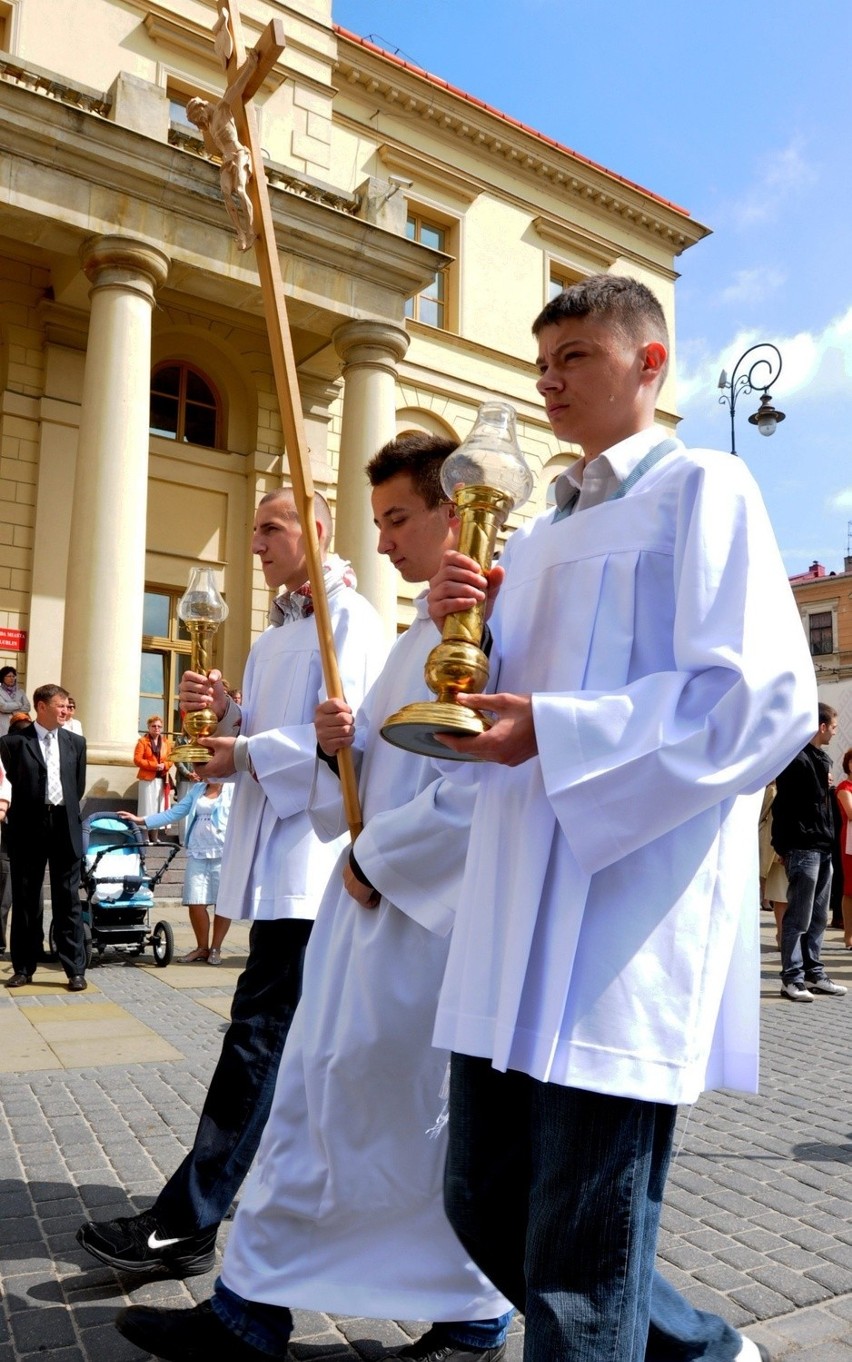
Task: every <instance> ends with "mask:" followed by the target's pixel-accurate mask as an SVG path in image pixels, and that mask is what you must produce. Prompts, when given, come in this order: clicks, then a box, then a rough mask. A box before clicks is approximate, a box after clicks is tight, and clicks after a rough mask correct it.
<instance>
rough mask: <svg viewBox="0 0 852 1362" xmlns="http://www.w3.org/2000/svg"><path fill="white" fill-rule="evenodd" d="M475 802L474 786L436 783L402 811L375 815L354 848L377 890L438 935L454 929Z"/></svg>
mask: <svg viewBox="0 0 852 1362" xmlns="http://www.w3.org/2000/svg"><path fill="white" fill-rule="evenodd" d="M415 760H421V758H415ZM475 800H476V787H475V786H464V785H456V784H454V783H453V782H452V781H449V780H444V779H438V780H435V781H433V782H432V784H431V785H428V786H427V787H426V789H425V790H421V792H420V793H419V794H418V795H416V796H415V798H414V799H412V800H410V801H409V802H408V803H407V804H404V805H403V806H402V807H401V808H397V809H387V810H386V811H385V812H384V813H378V814H375V815H374V816H373V817H372V818H371V819H370V821H369V823H368V824H367V826H366V827H365V828H364V831H363V832H362V833H361V834H360V836H359V837H358V838H357V839H356V842H355V845H354V847H353V851H354V853H355V859H356V860H357V862H358V865H359V866H360V867H361V870H362V871H363V872H364V874H365V875H366V877H367V879H368V880H369V881H370V883H371V884H372V885H373V886H374V888H376V889H378V891H379V893H380V894H382V895H384V897H385V898H387V899H389V900H390V902H391V903H393V904H394V906H395V907H396V908H399V909H400V911H401V912H403V913H405V914H406V916H407V917H410V918H413V920H414V921H415V922H418V923H419V924H420V926H421V927H425V928H426V929H427V931H430V932H434V933H435V935H436V936H446V935H447V934H448V933H449V932H450V931H451V929H452V925H453V919H454V917H455V911H456V907H457V904H458V899H459V894H460V893H461V885H462V877H463V874H464V864H465V858H466V855H467V845H468V839H469V836H470V823H471V818H472V817H473V806H474V803H475Z"/></svg>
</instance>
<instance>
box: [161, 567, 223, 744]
mask: <svg viewBox="0 0 852 1362" xmlns="http://www.w3.org/2000/svg"><path fill="white" fill-rule="evenodd" d="M177 612H178V617H179V619H181V620H182V621H183V623H184V624H185V625H186V627H187V631H188V633H189V637H190V639H191V641H192V653H191V659H190V667H191V669H192V671H194V672H202V673H204V675H205V676H206V675H207V673H208V672H209V670H210V660H211V659H210V645H211V643H212V641H213V636H214V634H215V633H216V630H217V629H218V628H219V625H220V624H222V623H223V621H224V620H226V619H227V618H228V607H227V605H226V603H225V601H224V600H223V599H222V596H221V595H220V592H219V589H218V587H217V586H216V579H215V577H214V575H213V569H212V568H209V567H196V568H193V569H192V571H191V572H190V574H189V583H188V585H187V588H186V591H185V592H184V593H183V595H182V596H181V598H180V601H179V603H178V611H177ZM217 723H218V720H217V718H216V715H215V714H214V713H213V710H212V709H196V710H193V711H191V712H190V713H188V714H184V716H183V731H184V733H185V734H186V737H187V744H184V745H181V746H179V747H176V748H175V749H174V752H173V753H172V759H173V760H174V761H186V762H204V761H209V760H210V757H211V753H210V752H208V750H207V748H206V747H200V746H199V745H198V740H199V738H209V737H210V734H211V733H214V732H215V730H216V725H217Z"/></svg>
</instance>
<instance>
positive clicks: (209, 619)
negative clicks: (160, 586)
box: [177, 567, 228, 629]
mask: <svg viewBox="0 0 852 1362" xmlns="http://www.w3.org/2000/svg"><path fill="white" fill-rule="evenodd" d="M177 612H178V618H179V619H182V620H183V622H184V624H187V625H188V624H209V625H211V626H212V627H213V628H214V629H218V627H219V625H220V624H222V623H223V622H224V621H225V620H226V619H227V618H228V606H227V603H226V602H225V600H224V599H223V598H222V595H221V594H220V592H219V588H218V587H217V585H216V578H215V577H214V575H213V568H210V567H195V568H193V569H192V571H191V572H190V574H189V582H188V584H187V588H186V591H185V592H184V593H183V595H182V596H181V598H180V601H179V602H178V611H177Z"/></svg>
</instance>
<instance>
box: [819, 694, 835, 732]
mask: <svg viewBox="0 0 852 1362" xmlns="http://www.w3.org/2000/svg"><path fill="white" fill-rule="evenodd" d="M817 715H818V723H819V726H820V728H822V726H823V724H830V723H831V721H832V719H836V718H837V710H836V709H832V707H831V705H827V704H825V703H824V702H823V701H822V700H820V702H819V705H818V706H817Z"/></svg>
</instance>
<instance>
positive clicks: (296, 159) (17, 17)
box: [0, 0, 706, 795]
mask: <svg viewBox="0 0 852 1362" xmlns="http://www.w3.org/2000/svg"><path fill="white" fill-rule="evenodd" d="M217 9H218V7H217V5H216V4H215V3H214V0H163V3H154V0H80V3H78V4H76V5H74V6H73V7H72V6H67V7H66V6H60V5H57V4H56V0H0V283H1V284H2V286H0V664H3V663H6V662H11V663H12V664H14V665H16V666H17V668H18V670H19V674H20V676H21V678H22V679H23V680H24V681H25V684H26V688H27V689H28V691H29V692H30V693H32V690H33V688H34V687H35V686H37V685H39V684H41V683H43V682H46V681H57V680H61V682H62V683H63V684H64V685H66V686H67V687H68V688H69V689H70V690H71V691H72V692H73V693H74V695H75V697H76V699H77V702H78V713H79V714H80V716H81V717H82V719H83V723H84V728H85V731H86V735H87V738H88V742H89V760H90V773H91V785H92V790H93V792H94V793H97V794H103V795H108V794H114V793H124V792H125V791H126V790H127V789H128V787H129V786H130V785H131V784H132V781H133V770H132V767H131V765H130V762H129V756H130V753H131V752H132V747H133V742H134V739H135V736H136V734H137V732H138V728H139V725H140V724H141V723H143V722H144V719H145V716H146V715H147V714H150V713H152V712H154V711H159V712H161V713H163V714H164V715H165V716H166V722H167V724H172V723H174V715H175V695H176V689H177V685H178V681H179V676H180V673H181V669H182V668H183V667H185V666H186V664H187V661H188V652H189V643H188V640H187V638H186V637H185V635H184V634H183V633H182V627H181V626H180V624H179V621H178V619H177V614H176V607H177V602H178V600H179V598H180V595H181V593H182V591H183V590H184V587H185V585H186V580H187V575H188V571H189V569H190V568H191V567H192V566H193V565H195V564H197V563H203V564H208V565H211V566H213V567H214V568H216V569H217V572H218V579H219V581H220V584H221V587H222V590H223V594H224V595H225V597H226V599H227V601H228V604H229V607H230V615H229V618H228V620H227V623H226V624H225V626H224V627H223V628H222V630H221V631H220V634H219V636H218V638H217V644H216V646H217V663H218V665H220V666H221V667H222V668H223V670H224V672H225V674H226V675H227V676H228V677H229V678H231V679H232V680H233V681H234V682H235V683H236V682H237V681H238V679H239V676H240V672H241V668H242V662H243V659H244V657H245V654H246V651H247V649H248V647H249V645H250V643H251V640H252V638H253V637H254V636H255V635H256V633H257V632H258V631H259V630H260V629H262V628H263V627H264V623H265V618H266V610H267V606H268V593H267V592H266V590H265V587H264V584H263V580H262V578H261V576H260V574H259V573H257V571H256V570H255V568H254V566H253V564H252V562H251V558H250V553H249V550H248V532H249V528H250V525H251V521H252V517H253V514H254V508H255V505H256V503H257V500H258V498H259V497H260V496H261V495H262V494H263V492H265V491H267V490H268V489H269V488H271V487H274V486H277V485H280V484H281V483H282V482H285V483H286V481H287V477H288V465H287V451H286V449H285V447H284V440H283V436H282V430H281V421H280V418H279V413H278V408H277V401H276V396H275V389H274V383H273V376H272V367H271V361H270V354H269V347H268V343H267V335H266V329H265V323H264V319H263V312H262V305H261V296H260V289H259V284H258V276H257V270H256V265H255V260H254V253H253V252H249V253H248V254H240V252H239V251H238V250H237V247H236V243H235V241H234V238H233V231H232V228H231V224H230V222H229V220H228V217H227V215H226V213H225V211H224V207H223V203H222V199H221V192H220V183H219V168H218V165H217V164H216V163H215V161H214V160H211V159H210V158H209V157H208V156H207V155H206V154H205V152H204V149H203V146H202V143H201V140H200V135H199V133H198V130H197V129H196V128H195V127H194V126H193V125H192V124H191V123H190V122H189V121H188V119H187V116H186V103H187V100H188V99H190V98H191V97H193V96H196V95H200V96H202V97H205V98H208V99H212V100H215V99H216V98H218V97H219V96H220V94H221V92H222V88H223V77H222V69H221V65H220V63H219V61H218V58H217V56H216V53H215V52H214V47H213V35H212V29H213V25H214V23H215V21H216V16H217ZM331 10H332V6H331V0H299V3H298V5H297V4H295V3H293V4H290V3H285V2H284V0H243V4H242V15H243V28H244V34H245V39H246V43H247V45H248V46H251V45H253V44H254V42H255V41H256V40H257V38H258V36H259V35H260V33H261V32H262V30H263V28H264V27H265V25H266V24H267V22H268V21H269V19H270V18H273V17H275V18H279V19H281V20H282V21H283V25H284V31H285V34H286V42H287V45H286V48H285V50H284V52H283V54H282V56H281V57H280V59H279V61H278V62H277V63H276V64H275V66H274V67H273V69H272V70H271V71H270V73H269V74H268V76H267V77H266V79H265V81H264V83H263V85H262V86H261V88H260V90H259V92H258V94H257V96H256V99H255V107H256V110H257V114H258V119H259V125H260V136H261V142H262V146H263V154H264V162H265V171H266V175H267V180H268V183H269V188H270V196H271V202H272V212H273V218H274V223H275V232H276V238H277V246H278V252H279V259H280V264H281V272H282V276H283V281H284V290H285V294H286V302H287V307H288V312H289V317H290V326H291V333H292V339H293V347H294V353H295V359H296V364H297V370H298V380H299V392H300V399H301V406H302V411H303V415H304V421H305V425H306V430H307V438H308V444H309V447H310V456H311V462H312V471H313V476H314V480H315V483H316V485H317V487H318V489H319V490H320V491H322V492H324V493H325V494H326V495H327V496H328V498H329V500H330V501H331V503H332V505H333V507H334V508H335V510H336V520H337V532H336V548H337V550H338V551H339V552H340V553H342V554H344V555H345V556H347V557H349V558H351V559H352V561H353V562H354V564H355V566H356V569H357V572H358V576H359V581H360V584H361V588H362V590H364V591H365V592H366V594H368V595H369V596H370V597H371V598H372V599H373V600H374V601H375V602H376V604H377V605H378V606H379V608H380V609H382V610H383V612H384V614H385V616H386V618H387V620H388V626H389V629H392V628H393V627H395V626H396V625H397V624H404V623H405V621H406V619H407V618H408V617H409V606H408V602H407V597H406V596H405V595H403V596H402V597H400V598H398V597H397V586H396V583H395V582H394V580H393V575H392V572H391V570H390V569H389V568H388V566H387V565H386V564H385V563H383V562H381V561H380V560H379V559H378V557H377V555H376V553H375V548H374V532H373V527H372V522H371V513H370V506H369V498H368V495H367V490H366V483H365V479H364V475H363V465H364V463H365V461H366V459H367V458H368V457H369V455H370V454H371V453H372V452H373V451H374V450H375V449H376V448H377V447H378V446H379V445H380V444H381V443H383V442H384V441H385V440H387V439H389V438H391V437H392V436H393V435H394V434H395V433H397V432H398V431H403V430H409V429H421V430H427V431H434V432H446V433H448V434H451V435H454V436H456V437H458V438H463V437H464V436H465V435H466V434H467V432H468V431H469V430H470V428H471V425H472V423H473V420H474V417H475V414H476V410H477V407H478V406H479V404H480V403H481V402H482V401H484V400H486V399H489V398H494V397H502V398H505V399H507V400H509V401H511V402H512V403H513V404H514V405H515V407H516V408H517V412H518V427H519V434H520V439H521V443H522V446H523V449H524V452H525V454H526V457H527V459H528V461H529V462H530V464H531V466H532V467H533V469H534V470H535V472H536V475H537V490H536V493H535V496H534V498H533V501H532V502H531V503H530V505H529V506H527V507H526V508H524V509H523V510H522V511H520V512H519V513H518V514H519V515H520V516H524V515H529V514H533V513H535V512H536V511H538V510H540V509H541V508H542V507H543V506H544V504H545V499H546V495H547V489H548V486H549V484H550V482H551V481H552V479H553V477H554V476H555V473H556V471H557V470H558V468H560V467H562V466H564V465H565V463H566V462H569V461H570V458H571V453H570V450H564V449H563V450H560V449H559V447H558V446H557V444H556V442H555V441H554V439H553V436H552V434H551V433H550V430H549V427H548V425H547V422H546V419H545V416H544V412H543V409H542V407H541V404H540V402H539V401H538V398H537V395H536V392H535V388H534V371H533V367H532V363H531V360H532V358H533V348H532V341H531V337H530V333H529V327H530V322H531V320H532V318H533V316H534V315H535V314H536V312H537V311H538V310H539V309H540V307H541V306H542V305H543V304H544V302H545V301H546V300H547V298H548V297H549V296H550V295H551V294H552V293H553V292H554V291H556V290H558V289H559V288H561V287H562V286H564V284H565V283H566V282H569V281H572V280H575V279H577V278H580V277H582V276H583V275H586V274H589V273H592V272H595V271H599V270H612V271H615V272H619V273H629V274H632V275H635V276H637V277H639V278H641V279H643V280H644V281H646V282H647V283H649V284H650V285H651V287H653V288H654V289H655V291H656V292H657V293H658V294H659V296H660V297H661V299H662V301H663V303H664V306H665V308H666V310H667V312H668V315H669V320H670V323H671V325H672V331H673V334H674V320H675V319H674V302H675V280H676V278H677V273H676V268H675V262H676V258H677V256H678V255H679V254H680V252H681V251H683V250H684V249H686V248H687V247H689V246H691V245H693V244H694V243H695V242H697V241H698V240H700V239H701V237H702V236H703V235H705V231H706V229H705V228H703V227H702V226H701V225H700V224H699V223H697V222H695V221H694V220H693V219H692V218H691V217H690V216H689V214H688V213H687V212H686V211H685V210H683V209H681V208H678V207H677V206H676V205H674V204H671V203H668V202H666V201H665V200H663V199H661V198H660V197H659V196H657V195H656V194H654V193H652V192H650V191H648V190H645V189H642V188H640V187H639V186H637V185H634V184H632V183H630V182H628V181H626V180H625V179H623V178H622V177H621V176H619V175H618V174H616V173H614V172H612V171H609V170H607V169H605V168H603V167H601V166H598V165H595V164H593V163H592V162H590V161H589V160H588V159H587V158H585V157H583V156H582V155H580V154H578V153H576V152H574V151H571V150H570V149H568V148H566V147H563V146H560V145H559V144H558V143H556V142H555V141H553V140H552V139H551V138H549V137H547V136H546V135H544V134H543V133H540V132H536V131H535V130H533V129H532V128H528V127H525V126H523V125H522V124H520V123H518V122H515V121H513V120H512V119H509V118H507V117H506V116H505V115H503V114H501V113H500V112H499V111H498V110H496V109H492V108H490V107H488V106H487V105H484V104H483V103H482V102H481V101H479V100H477V99H474V98H472V97H471V96H470V95H467V94H466V93H465V92H464V91H462V90H458V89H455V88H453V87H452V86H449V85H448V84H447V83H446V82H445V81H442V80H441V79H439V78H438V77H436V76H433V75H430V74H428V73H426V72H425V71H422V70H419V69H417V68H415V67H413V66H411V65H410V64H408V63H406V62H404V61H401V60H399V59H398V58H395V57H392V56H390V55H388V53H386V52H384V51H383V50H381V49H379V48H377V47H375V46H373V45H372V44H371V43H369V42H366V41H364V40H363V39H361V38H358V37H356V36H355V35H353V34H350V33H347V32H345V31H343V30H341V29H340V28H339V27H337V26H335V24H334V22H333V14H332V12H331ZM673 367H674V366H673ZM673 367H672V374H671V375H670V377H669V379H668V381H667V383H666V385H665V387H664V389H663V391H662V393H661V397H660V412H659V415H660V419H661V420H662V421H663V422H664V423H666V424H669V425H671V426H674V424H675V422H676V413H675V409H674V378H673Z"/></svg>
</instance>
